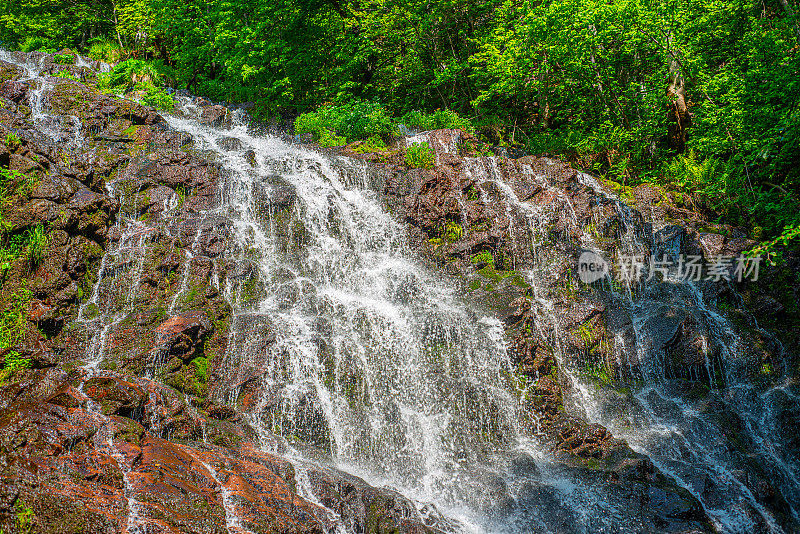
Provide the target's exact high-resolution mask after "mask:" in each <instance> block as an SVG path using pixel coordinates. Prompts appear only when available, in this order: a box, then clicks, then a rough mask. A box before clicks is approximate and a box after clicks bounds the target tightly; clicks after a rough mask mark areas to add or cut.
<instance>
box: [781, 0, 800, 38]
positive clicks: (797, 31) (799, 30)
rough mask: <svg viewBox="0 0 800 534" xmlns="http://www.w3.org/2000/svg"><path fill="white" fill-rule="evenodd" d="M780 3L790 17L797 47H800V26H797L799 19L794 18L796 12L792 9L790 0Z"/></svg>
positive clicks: (783, 0)
mask: <svg viewBox="0 0 800 534" xmlns="http://www.w3.org/2000/svg"><path fill="white" fill-rule="evenodd" d="M778 2H780V4H781V7H782V8H783V10H784V11H786V14H787V15H788V16H789V19H790V20H791V22H792V28H794V37H795V39H797V46H800V26H798V24H797V19H796V18H794V10H793V9H792V6H790V5H789V0H778Z"/></svg>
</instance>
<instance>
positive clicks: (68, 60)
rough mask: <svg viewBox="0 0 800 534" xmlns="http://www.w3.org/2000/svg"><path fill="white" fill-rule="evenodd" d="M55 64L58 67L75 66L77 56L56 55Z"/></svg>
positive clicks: (54, 57)
mask: <svg viewBox="0 0 800 534" xmlns="http://www.w3.org/2000/svg"><path fill="white" fill-rule="evenodd" d="M53 62H54V63H55V64H56V65H74V64H75V56H73V55H72V54H54V55H53Z"/></svg>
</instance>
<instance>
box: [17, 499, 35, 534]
mask: <svg viewBox="0 0 800 534" xmlns="http://www.w3.org/2000/svg"><path fill="white" fill-rule="evenodd" d="M14 515H15V516H16V523H17V532H19V533H20V534H29V533H30V532H33V509H32V508H30V507H29V506H28V505H26V504H25V501H23V500H22V499H17V502H16V503H14Z"/></svg>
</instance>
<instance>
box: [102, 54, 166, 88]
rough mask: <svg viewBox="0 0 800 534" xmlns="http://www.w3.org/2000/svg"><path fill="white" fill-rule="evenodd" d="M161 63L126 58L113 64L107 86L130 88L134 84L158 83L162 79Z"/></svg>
mask: <svg viewBox="0 0 800 534" xmlns="http://www.w3.org/2000/svg"><path fill="white" fill-rule="evenodd" d="M163 68H164V67H163V64H162V63H161V62H154V61H145V60H142V59H126V60H125V61H122V62H120V63H118V64H117V65H115V66H114V69H113V70H112V71H111V74H110V76H109V78H108V85H109V87H114V88H118V87H122V88H125V89H131V88H133V87H134V86H136V84H140V83H146V84H150V85H158V84H160V83H161V82H162V81H163V73H162V71H163Z"/></svg>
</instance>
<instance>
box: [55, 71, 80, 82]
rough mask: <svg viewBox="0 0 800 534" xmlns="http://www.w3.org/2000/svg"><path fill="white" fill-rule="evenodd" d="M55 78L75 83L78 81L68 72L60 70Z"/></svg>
mask: <svg viewBox="0 0 800 534" xmlns="http://www.w3.org/2000/svg"><path fill="white" fill-rule="evenodd" d="M55 76H56V77H57V78H66V79H67V80H73V81H76V82H79V81H80V80H79V79H78V77H77V76H75V75H74V74H72V73H71V72H70V71H68V70H60V71H58V72H57V73H56V74H55Z"/></svg>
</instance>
